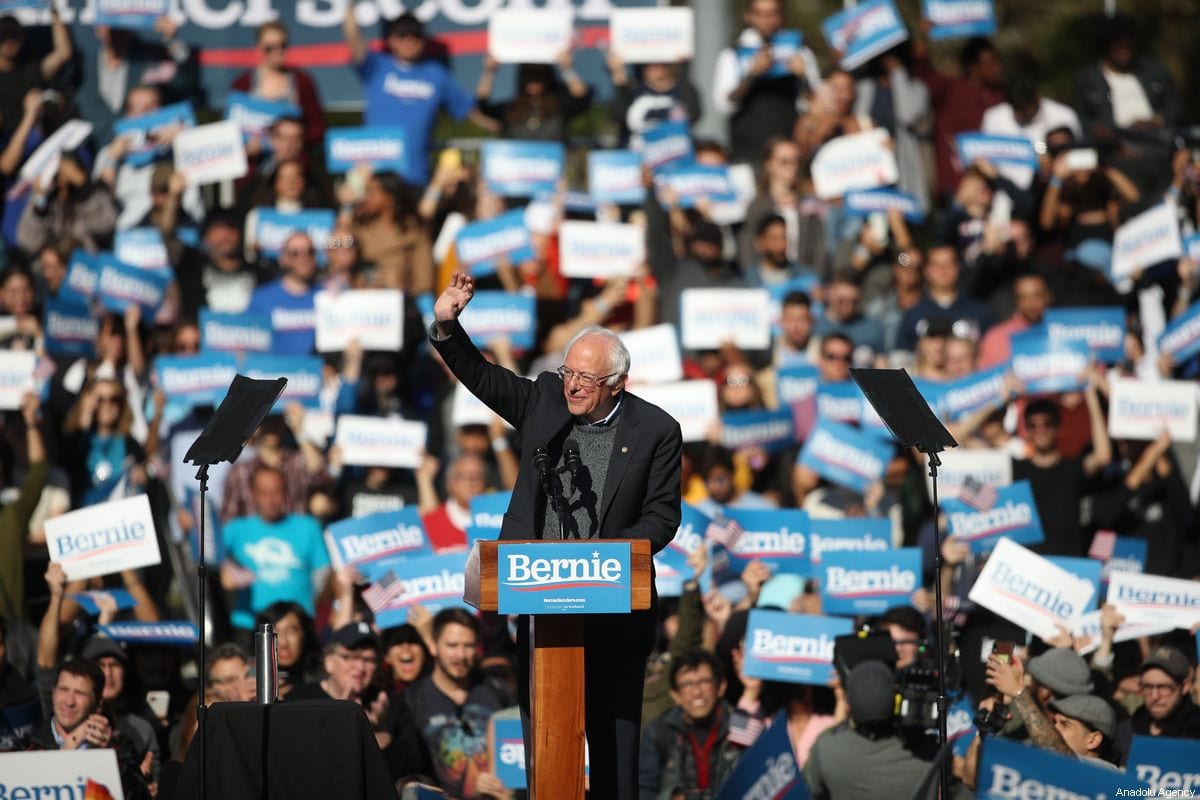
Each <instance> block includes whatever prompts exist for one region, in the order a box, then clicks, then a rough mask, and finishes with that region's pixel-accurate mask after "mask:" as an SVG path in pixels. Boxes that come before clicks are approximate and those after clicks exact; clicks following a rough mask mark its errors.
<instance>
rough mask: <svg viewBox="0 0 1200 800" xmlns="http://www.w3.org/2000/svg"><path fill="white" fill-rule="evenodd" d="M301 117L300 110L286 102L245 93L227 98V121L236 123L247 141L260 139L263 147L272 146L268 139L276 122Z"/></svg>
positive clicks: (231, 93)
mask: <svg viewBox="0 0 1200 800" xmlns="http://www.w3.org/2000/svg"><path fill="white" fill-rule="evenodd" d="M300 117H301V114H300V109H299V108H298V107H297V106H295V105H293V104H292V103H289V102H287V101H286V100H264V99H263V98H261V97H255V96H254V95H252V94H246V93H244V92H230V93H229V94H228V95H226V97H225V119H229V120H233V121H234V122H236V123H237V124H238V127H239V128H241V129H242V136H243V138H245V139H246V140H249V139H250V137H251V136H258V137H260V138H261V139H262V144H263V147H269V146H270V141H269V140H268V139H267V138H266V137H267V133H268V130H269V129H270V127H271V125H272V124H274V122H275V120H277V119H280V118H290V119H300Z"/></svg>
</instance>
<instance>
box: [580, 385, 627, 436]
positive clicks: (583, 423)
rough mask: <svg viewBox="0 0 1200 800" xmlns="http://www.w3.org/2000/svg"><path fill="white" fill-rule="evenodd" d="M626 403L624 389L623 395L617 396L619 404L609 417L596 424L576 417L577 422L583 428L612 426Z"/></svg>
mask: <svg viewBox="0 0 1200 800" xmlns="http://www.w3.org/2000/svg"><path fill="white" fill-rule="evenodd" d="M624 402H625V390H624V389H622V390H621V394H619V395H617V404H616V405H615V406H613V409H612V411H610V412H608V415H607V416H605V417H604V419H598V420H596V421H595V422H588V421H587V420H586V419H584V418H583V417H576V418H575V422H576V424H578V425H579V426H580V427H581V428H602V427H604V426H606V425H608V424H610V423H611V422H612V421H613V420H614V419H616V418H617V413H618V412H619V411H620V410H621V404H622V403H624Z"/></svg>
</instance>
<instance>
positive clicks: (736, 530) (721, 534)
mask: <svg viewBox="0 0 1200 800" xmlns="http://www.w3.org/2000/svg"><path fill="white" fill-rule="evenodd" d="M742 533H743V531H742V526H741V525H738V524H737V521H736V520H732V519H730V518H729V517H726V516H724V515H722V516H719V517H717V518H716V519H714V520H713V521H712V522H710V523H708V528H707V529H706V530H705V531H704V536H705V538H706V539H708V540H709V541H711V542H716V543H717V544H719V545H722V546H723V547H725V549H727V550H732V549H733V546H734V545H735V544H737V541H738V539H740V538H742Z"/></svg>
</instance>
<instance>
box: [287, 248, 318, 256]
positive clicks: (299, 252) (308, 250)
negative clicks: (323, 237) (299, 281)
mask: <svg viewBox="0 0 1200 800" xmlns="http://www.w3.org/2000/svg"><path fill="white" fill-rule="evenodd" d="M283 254H284V255H285V256H291V257H292V258H303V257H305V256H308V257H309V258H311V257H313V256H315V255H316V254H317V251H316V250H314V249H312V248H311V247H309V248H306V249H304V250H294V249H289V250H284V251H283Z"/></svg>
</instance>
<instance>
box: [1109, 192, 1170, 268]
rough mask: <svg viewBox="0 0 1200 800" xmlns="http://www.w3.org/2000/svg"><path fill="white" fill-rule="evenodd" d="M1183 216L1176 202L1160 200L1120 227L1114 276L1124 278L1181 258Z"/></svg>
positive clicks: (1113, 257)
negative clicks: (1177, 212)
mask: <svg viewBox="0 0 1200 800" xmlns="http://www.w3.org/2000/svg"><path fill="white" fill-rule="evenodd" d="M1181 255H1183V244H1182V242H1181V241H1180V238H1179V217H1178V216H1177V215H1176V211H1175V204H1174V203H1160V204H1159V205H1156V206H1155V207H1154V208H1152V209H1150V210H1149V211H1143V212H1142V213H1141V214H1138V215H1137V216H1136V217H1134V218H1133V219H1131V220H1129V221H1128V222H1126V223H1125V224H1124V225H1122V226H1121V227H1119V228H1117V232H1116V234H1115V235H1114V236H1113V248H1112V277H1113V278H1124V277H1126V276H1128V275H1132V274H1133V273H1134V272H1136V271H1137V270H1139V269H1142V268H1143V267H1149V266H1153V265H1154V264H1157V263H1158V262H1160V261H1166V260H1167V259H1171V258H1179V256H1181Z"/></svg>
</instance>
